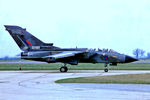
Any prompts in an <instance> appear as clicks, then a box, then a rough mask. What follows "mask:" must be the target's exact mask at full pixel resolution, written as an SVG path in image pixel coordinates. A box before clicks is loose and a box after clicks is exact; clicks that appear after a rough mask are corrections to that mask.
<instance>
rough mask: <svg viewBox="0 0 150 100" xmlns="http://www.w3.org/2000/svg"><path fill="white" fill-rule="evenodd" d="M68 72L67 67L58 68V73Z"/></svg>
mask: <svg viewBox="0 0 150 100" xmlns="http://www.w3.org/2000/svg"><path fill="white" fill-rule="evenodd" d="M67 71H68V68H67V67H61V68H60V72H67Z"/></svg>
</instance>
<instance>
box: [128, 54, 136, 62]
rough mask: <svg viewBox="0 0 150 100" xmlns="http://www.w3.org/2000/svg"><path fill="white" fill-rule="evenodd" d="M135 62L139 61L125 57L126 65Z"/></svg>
mask: <svg viewBox="0 0 150 100" xmlns="http://www.w3.org/2000/svg"><path fill="white" fill-rule="evenodd" d="M134 61H138V60H137V59H135V58H133V57H130V56H127V55H126V56H125V63H129V62H134Z"/></svg>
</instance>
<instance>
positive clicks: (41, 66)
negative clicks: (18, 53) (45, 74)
mask: <svg viewBox="0 0 150 100" xmlns="http://www.w3.org/2000/svg"><path fill="white" fill-rule="evenodd" d="M67 66H68V68H69V70H103V69H104V64H101V63H100V64H87V63H81V64H79V65H69V64H68V65H67ZM19 67H21V68H22V70H59V68H60V67H61V64H60V63H54V64H48V63H22V64H12V63H6V64H0V70H19ZM109 69H110V70H150V63H128V64H118V66H109Z"/></svg>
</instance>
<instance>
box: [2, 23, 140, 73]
mask: <svg viewBox="0 0 150 100" xmlns="http://www.w3.org/2000/svg"><path fill="white" fill-rule="evenodd" d="M4 26H5V28H6V30H7V31H8V32H9V33H10V35H11V36H12V38H13V39H14V40H15V42H16V43H17V45H18V46H19V47H20V49H21V50H22V51H23V52H21V58H22V59H27V60H34V61H42V62H47V63H57V62H61V63H62V64H63V66H62V67H61V68H60V72H67V71H68V68H67V66H66V64H71V65H77V64H78V63H93V64H95V63H105V66H104V67H105V68H104V71H105V72H108V64H110V65H114V66H116V65H117V63H129V62H133V61H137V59H135V58H132V57H130V56H128V55H124V54H120V53H117V52H115V51H113V50H107V49H105V50H100V49H99V50H97V51H96V50H91V49H89V50H88V49H87V48H59V47H56V46H53V43H44V42H42V41H41V40H39V39H38V38H36V37H35V36H33V35H32V34H30V33H29V32H28V31H26V29H24V28H22V27H19V26H14V25H4Z"/></svg>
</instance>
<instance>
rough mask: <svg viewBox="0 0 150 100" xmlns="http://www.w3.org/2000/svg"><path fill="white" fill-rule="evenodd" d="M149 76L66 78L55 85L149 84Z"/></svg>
mask: <svg viewBox="0 0 150 100" xmlns="http://www.w3.org/2000/svg"><path fill="white" fill-rule="evenodd" d="M149 77H150V74H128V75H113V76H95V77H79V78H68V79H62V80H58V81H56V83H113V84H114V83H115V84H150V78H149Z"/></svg>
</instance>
